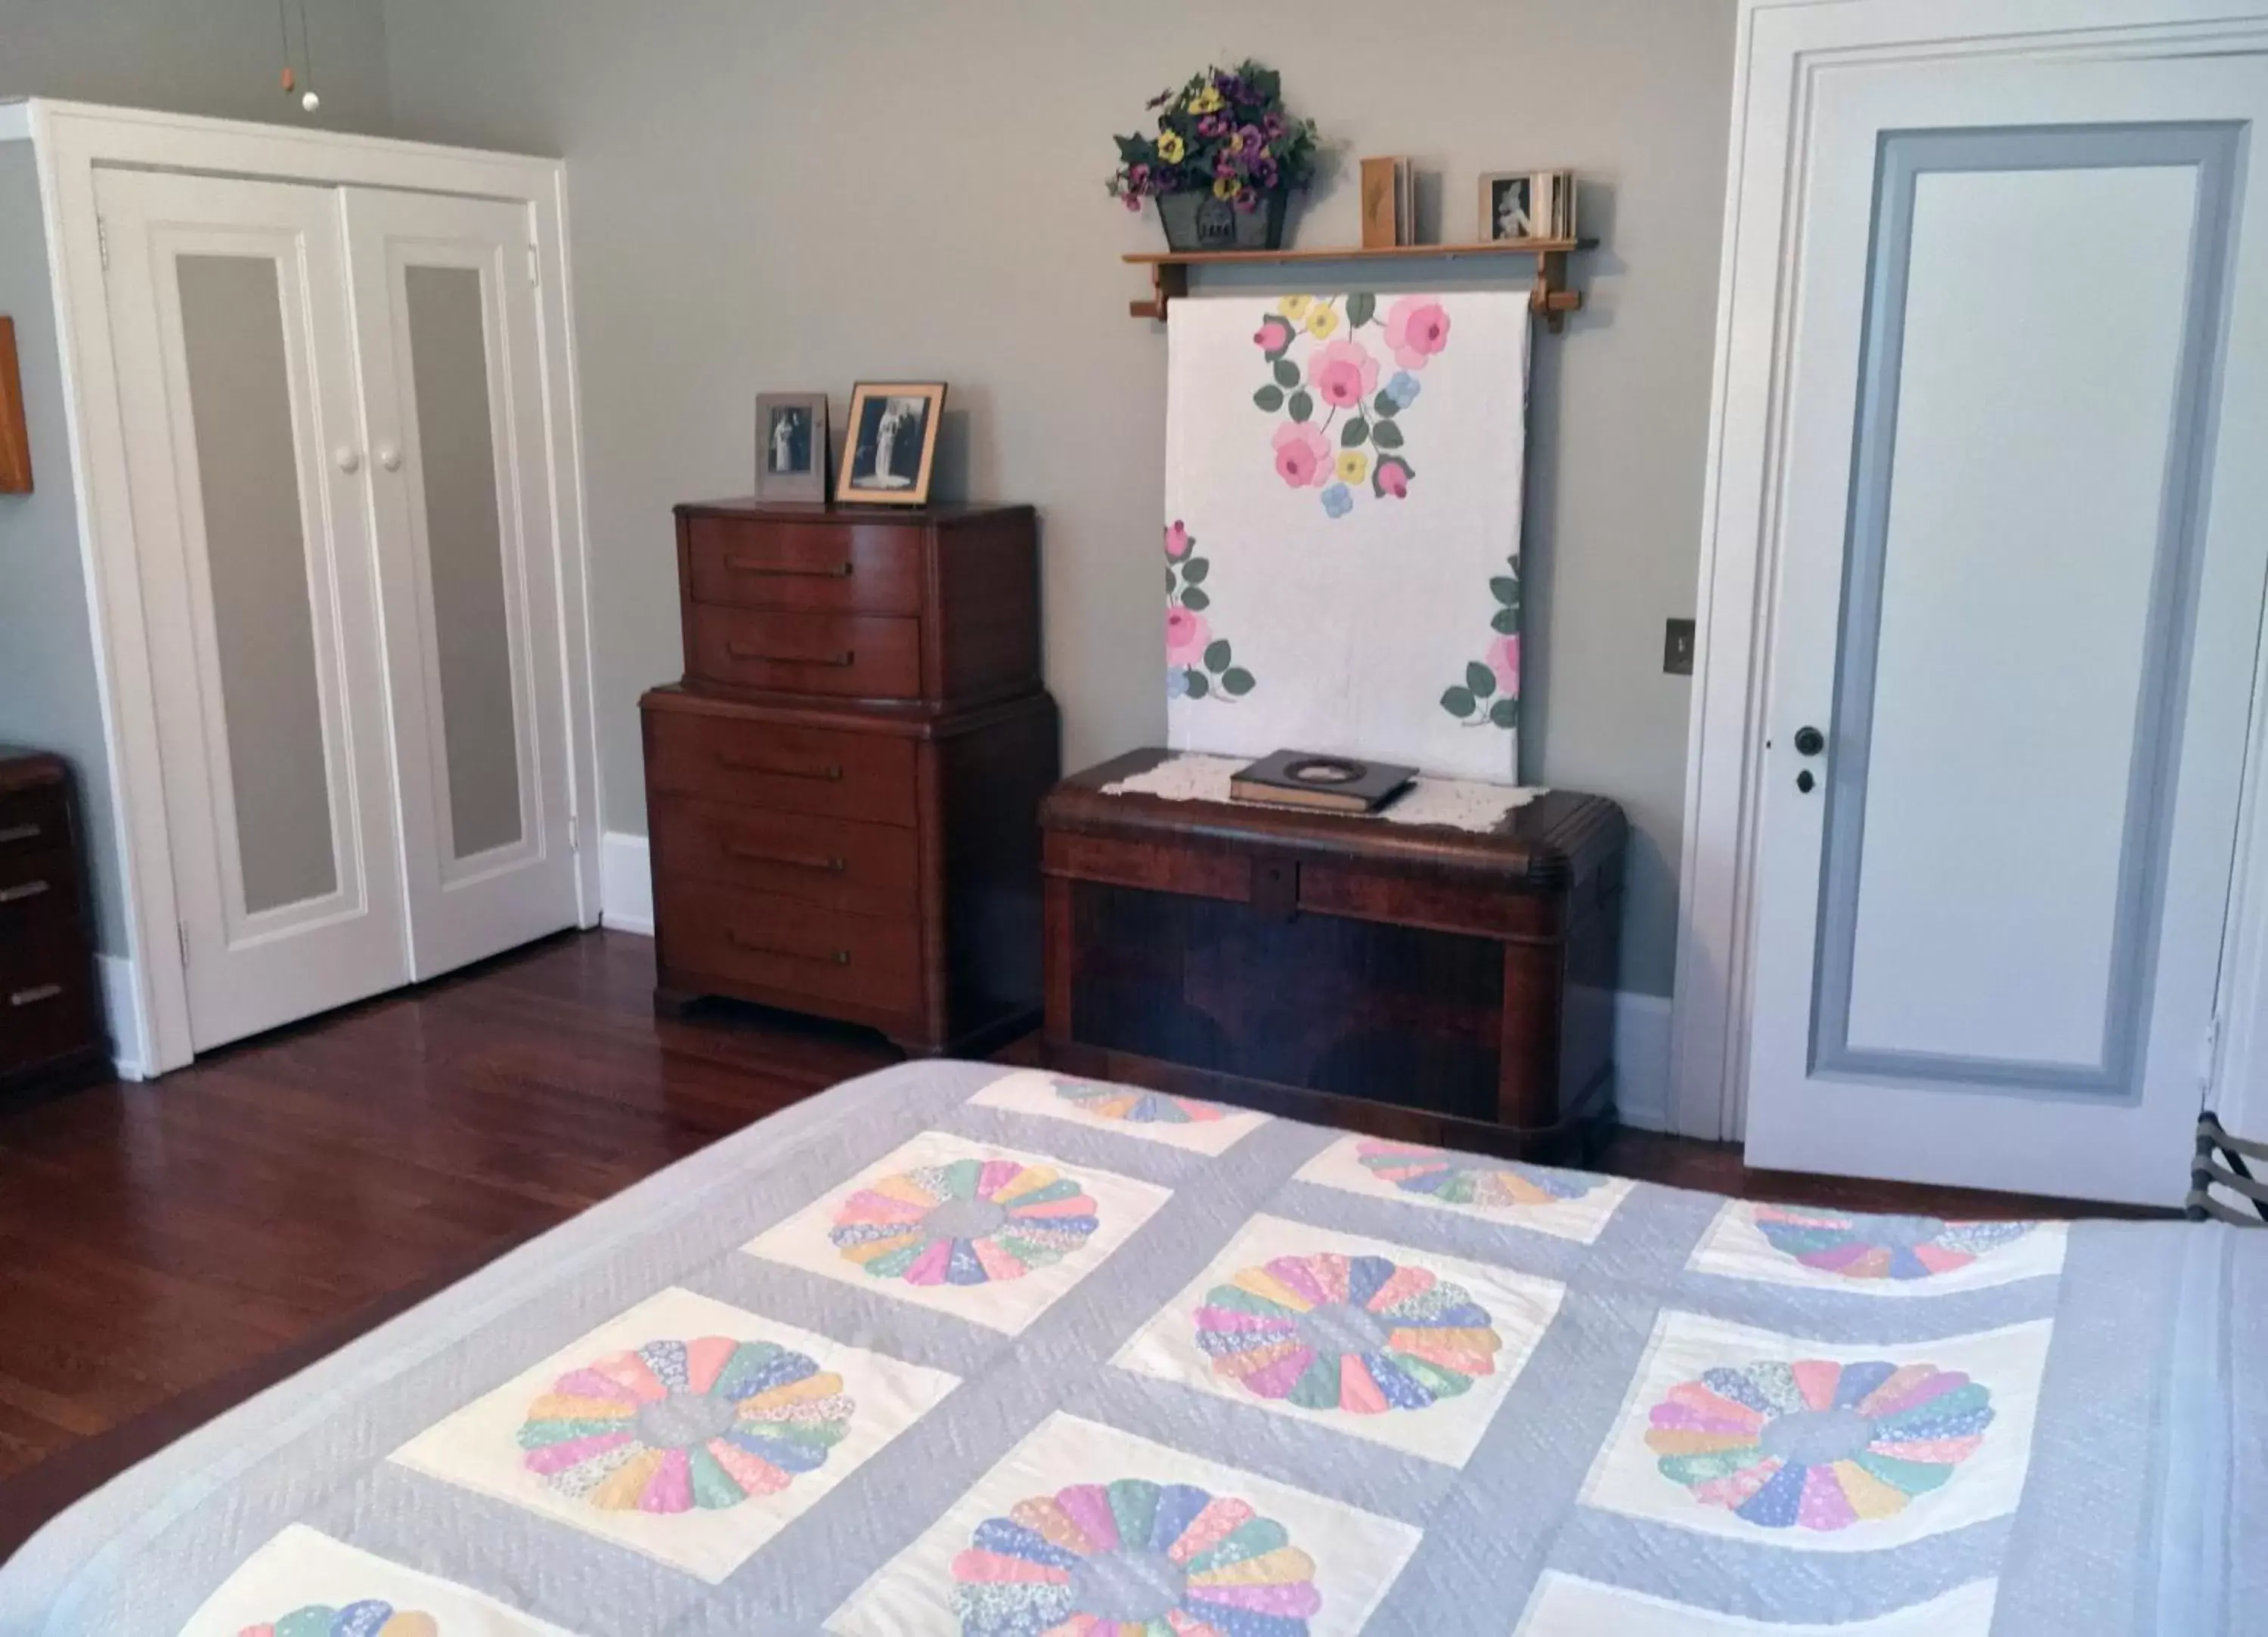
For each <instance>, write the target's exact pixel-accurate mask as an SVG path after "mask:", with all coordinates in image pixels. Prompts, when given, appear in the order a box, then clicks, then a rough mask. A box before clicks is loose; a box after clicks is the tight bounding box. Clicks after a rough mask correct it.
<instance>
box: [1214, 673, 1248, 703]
mask: <svg viewBox="0 0 2268 1637" xmlns="http://www.w3.org/2000/svg"><path fill="white" fill-rule="evenodd" d="M1220 686H1221V691H1222V692H1223V693H1225V694H1229V695H1230V696H1231V697H1232V698H1236V699H1241V698H1243V697H1244V696H1245V695H1246V694H1249V693H1250V692H1252V688H1253V680H1252V672H1249V671H1247V670H1246V669H1245V668H1244V667H1243V666H1241V665H1231V666H1230V667H1229V668H1228V669H1227V670H1226V671H1224V672H1221V673H1220Z"/></svg>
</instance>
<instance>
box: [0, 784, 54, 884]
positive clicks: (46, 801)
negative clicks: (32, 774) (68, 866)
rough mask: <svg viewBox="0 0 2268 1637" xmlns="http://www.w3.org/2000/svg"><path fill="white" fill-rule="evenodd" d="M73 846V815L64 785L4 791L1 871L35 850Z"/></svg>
mask: <svg viewBox="0 0 2268 1637" xmlns="http://www.w3.org/2000/svg"><path fill="white" fill-rule="evenodd" d="M70 848H71V833H70V814H69V810H68V809H67V808H66V806H65V804H64V801H63V791H62V789H60V788H58V787H49V788H47V789H30V790H11V791H9V792H7V793H5V794H0V870H5V869H7V868H9V866H10V863H11V860H15V859H19V858H23V857H26V856H28V855H31V854H33V853H51V852H55V851H58V850H60V851H63V852H65V853H68V852H69V851H70Z"/></svg>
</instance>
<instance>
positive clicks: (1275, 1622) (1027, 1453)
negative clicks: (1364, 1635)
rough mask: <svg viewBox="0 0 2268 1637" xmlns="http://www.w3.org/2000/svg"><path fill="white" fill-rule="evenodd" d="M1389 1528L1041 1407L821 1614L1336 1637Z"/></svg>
mask: <svg viewBox="0 0 2268 1637" xmlns="http://www.w3.org/2000/svg"><path fill="white" fill-rule="evenodd" d="M1417 1545H1418V1531H1417V1530H1415V1529H1413V1528H1411V1527H1410V1525H1408V1524H1407V1523H1397V1522H1395V1521H1394V1520H1392V1519H1390V1518H1383V1517H1379V1516H1373V1514H1371V1513H1368V1512H1363V1511H1359V1510H1357V1509H1354V1508H1352V1507H1348V1506H1342V1505H1340V1504H1339V1503H1338V1502H1337V1501H1329V1500H1326V1499H1324V1498H1323V1497H1322V1496H1321V1495H1316V1494H1308V1493H1307V1492H1306V1491H1304V1490H1300V1489H1295V1488H1292V1487H1289V1486H1287V1485H1284V1484H1278V1483H1275V1482H1272V1481H1270V1480H1269V1479H1263V1478H1257V1477H1255V1476H1253V1475H1252V1474H1250V1473H1248V1472H1237V1471H1235V1470H1234V1469H1233V1468H1231V1467H1226V1466H1223V1465H1220V1464H1218V1463H1215V1462H1212V1461H1208V1460H1205V1459H1204V1458H1202V1457H1198V1456H1194V1455H1189V1454H1186V1453H1184V1452H1182V1450H1173V1449H1169V1448H1167V1446H1166V1445H1164V1444H1160V1443H1152V1442H1150V1441H1149V1440H1148V1439H1146V1438H1138V1437H1136V1436H1134V1435H1132V1434H1131V1433H1125V1432H1121V1431H1119V1430H1117V1429H1116V1428H1110V1427H1105V1426H1101V1425H1100V1424H1099V1423H1096V1422H1094V1421H1089V1420H1081V1419H1079V1417H1076V1416H1072V1415H1066V1414H1063V1413H1060V1412H1058V1413H1056V1414H1053V1415H1050V1416H1049V1417H1048V1419H1047V1420H1044V1421H1042V1422H1041V1423H1040V1425H1039V1426H1038V1427H1037V1428H1035V1429H1034V1430H1033V1432H1032V1433H1031V1434H1030V1435H1027V1437H1026V1438H1025V1439H1024V1440H1023V1442H1020V1443H1019V1444H1017V1445H1016V1447H1015V1448H1014V1449H1013V1450H1010V1451H1009V1452H1008V1454H1007V1455H1006V1456H1005V1457H1002V1459H1001V1460H1000V1461H999V1463H998V1464H996V1465H995V1466H994V1467H993V1468H992V1469H991V1470H990V1472H986V1473H985V1474H984V1476H983V1478H981V1479H978V1480H977V1482H976V1486H975V1487H973V1488H971V1489H970V1490H969V1491H968V1494H965V1495H963V1496H962V1497H961V1500H960V1501H957V1502H955V1503H954V1506H953V1507H952V1509H950V1510H948V1511H947V1512H946V1515H945V1516H944V1517H942V1518H940V1519H939V1521H938V1522H937V1523H935V1524H934V1525H932V1527H931V1528H930V1529H929V1530H928V1531H925V1532H924V1534H923V1535H922V1536H921V1537H920V1538H918V1539H917V1540H916V1541H915V1542H914V1544H913V1545H910V1546H909V1547H907V1548H906V1550H905V1551H903V1552H902V1553H899V1554H898V1556H897V1557H896V1558H895V1559H894V1560H891V1561H890V1562H889V1563H887V1565H885V1566H884V1567H882V1569H881V1570H880V1572H879V1573H877V1574H876V1575H873V1577H872V1578H871V1579H869V1580H868V1581H867V1582H866V1583H865V1585H863V1586H861V1587H860V1588H859V1589H858V1591H857V1592H856V1593H854V1594H853V1595H852V1596H851V1598H850V1600H849V1601H848V1602H846V1603H845V1604H843V1607H841V1608H840V1609H838V1610H836V1612H835V1614H834V1615H833V1616H832V1617H831V1618H830V1619H828V1623H827V1629H828V1631H829V1632H832V1633H836V1637H1027V1634H1031V1633H1043V1632H1064V1633H1072V1632H1077V1633H1095V1634H1096V1637H1100V1633H1104V1632H1144V1633H1149V1632H1170V1633H1189V1637H1197V1633H1203V1632H1216V1633H1250V1634H1252V1637H1278V1634H1279V1633H1280V1634H1281V1637H1293V1634H1294V1633H1298V1634H1300V1637H1352V1634H1353V1633H1356V1632H1359V1631H1360V1630H1361V1629H1362V1626H1363V1624H1364V1622H1365V1621H1366V1620H1367V1619H1369V1618H1370V1615H1371V1613H1372V1611H1373V1610H1374V1609H1376V1608H1377V1606H1378V1604H1379V1601H1380V1599H1381V1598H1382V1597H1384V1596H1385V1595H1386V1591H1387V1589H1388V1587H1389V1586H1391V1585H1392V1584H1393V1583H1394V1577H1395V1575H1398V1574H1400V1573H1401V1571H1402V1567H1403V1564H1404V1563H1406V1562H1407V1561H1408V1560H1409V1557H1410V1553H1411V1552H1412V1551H1413V1550H1415V1549H1416V1547H1417Z"/></svg>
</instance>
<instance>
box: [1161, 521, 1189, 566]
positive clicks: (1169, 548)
mask: <svg viewBox="0 0 2268 1637" xmlns="http://www.w3.org/2000/svg"><path fill="white" fill-rule="evenodd" d="M1166 555H1167V556H1168V557H1172V558H1175V559H1176V560H1179V559H1181V558H1183V557H1186V556H1188V555H1189V530H1188V528H1187V527H1185V526H1184V525H1182V522H1181V520H1180V519H1179V518H1175V520H1174V521H1173V522H1171V523H1169V524H1167V525H1166Z"/></svg>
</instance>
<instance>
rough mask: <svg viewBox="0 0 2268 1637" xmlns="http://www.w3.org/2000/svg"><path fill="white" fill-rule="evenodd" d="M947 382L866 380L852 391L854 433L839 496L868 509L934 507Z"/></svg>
mask: <svg viewBox="0 0 2268 1637" xmlns="http://www.w3.org/2000/svg"><path fill="white" fill-rule="evenodd" d="M944 418H945V383H944V382H943V381H914V382H907V381H895V382H875V381H861V382H859V383H858V385H856V386H854V387H852V388H851V431H850V435H849V437H848V438H847V439H846V440H845V442H844V444H843V475H842V476H841V477H840V478H839V479H838V480H837V481H836V485H835V498H836V500H837V501H839V502H843V503H848V504H852V505H862V506H868V505H871V506H923V505H927V504H928V503H929V481H930V474H931V468H932V466H935V464H936V462H937V428H938V422H939V421H941V420H943V419H944Z"/></svg>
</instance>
